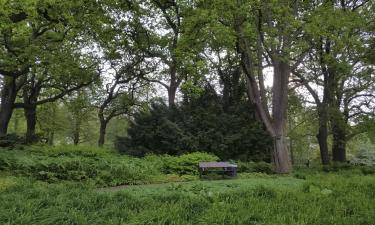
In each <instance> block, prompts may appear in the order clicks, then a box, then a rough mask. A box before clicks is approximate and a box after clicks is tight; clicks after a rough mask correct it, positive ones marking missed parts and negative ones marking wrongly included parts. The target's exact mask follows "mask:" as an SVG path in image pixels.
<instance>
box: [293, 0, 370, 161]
mask: <svg viewBox="0 0 375 225" xmlns="http://www.w3.org/2000/svg"><path fill="white" fill-rule="evenodd" d="M368 4H369V2H366V1H363V2H362V1H358V2H357V1H356V2H351V3H349V2H345V1H341V2H337V3H335V2H334V1H322V2H321V4H320V5H318V6H317V8H314V10H315V12H314V13H313V14H312V15H311V16H310V18H309V20H310V21H311V22H310V23H309V25H308V26H307V27H306V28H305V32H306V34H307V37H308V38H309V42H310V45H311V51H310V53H309V58H308V60H306V61H305V62H304V63H303V64H302V66H303V68H301V67H300V68H299V69H298V71H293V73H294V75H296V76H297V77H298V81H299V82H300V83H302V84H303V85H304V86H305V88H306V89H307V90H308V91H309V93H310V94H311V96H312V98H313V99H314V101H315V104H316V107H317V112H318V117H319V132H318V135H317V138H318V141H319V145H320V151H321V158H322V162H323V164H328V163H329V159H328V144H327V137H328V124H330V127H331V131H332V134H333V146H332V156H333V161H339V162H345V161H346V153H345V152H346V147H345V146H346V143H347V141H348V140H349V138H350V137H351V136H352V135H349V133H350V125H349V123H350V121H351V122H352V123H353V122H354V121H355V117H357V116H361V115H363V114H369V113H370V111H371V105H372V104H373V101H374V95H373V94H371V92H372V91H371V90H372V89H373V88H374V79H373V78H372V77H373V74H372V73H373V69H372V65H371V64H369V63H368V62H366V60H365V61H364V60H363V59H365V58H366V57H365V55H366V50H365V49H364V43H368V38H369V37H371V36H373V34H371V33H370V32H369V31H368V28H367V27H366V26H363V24H366V23H367V22H366V20H367V18H368V15H369V14H371V12H369V11H368V9H369V6H368ZM337 17H340V18H341V20H340V23H338V22H337V20H336V18H337ZM320 86H321V88H320V89H317V88H315V89H314V87H320ZM320 90H321V92H322V93H323V97H322V98H320V97H319V91H320ZM357 122H358V121H357Z"/></svg>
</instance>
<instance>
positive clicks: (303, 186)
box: [0, 172, 375, 225]
mask: <svg viewBox="0 0 375 225" xmlns="http://www.w3.org/2000/svg"><path fill="white" fill-rule="evenodd" d="M246 177H248V178H243V179H233V180H220V181H192V182H183V183H172V184H154V185H141V186H127V187H125V188H122V189H117V190H114V189H98V188H97V187H95V185H93V184H90V183H82V182H66V181H62V182H55V183H47V182H41V181H36V180H33V179H30V178H26V177H15V176H10V175H9V174H4V173H3V174H1V178H0V224H4V225H8V224H9V225H10V224H14V225H22V224H45V225H48V224H77V225H78V224H79V225H86V224H90V225H96V224H103V225H104V224H110V225H111V224H130V225H131V224H150V225H151V224H163V225H167V224H176V225H187V224H194V225H195V224H202V225H203V224H207V225H211V224H223V225H224V224H233V225H235V224H249V225H251V224H272V225H273V224H280V225H294V224H298V225H303V224H314V225H316V224H322V225H323V224H324V225H329V224H332V225H333V224H337V225H339V224H340V225H346V224H348V225H349V224H352V225H371V224H375V213H374V212H375V176H374V175H367V176H365V175H360V174H358V173H356V172H353V173H349V172H346V173H345V174H344V175H343V174H339V173H320V172H316V173H312V174H307V175H306V177H305V178H304V179H297V178H294V177H292V176H267V175H259V174H253V175H252V177H251V175H247V176H246Z"/></svg>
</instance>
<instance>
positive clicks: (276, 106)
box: [236, 22, 292, 173]
mask: <svg viewBox="0 0 375 225" xmlns="http://www.w3.org/2000/svg"><path fill="white" fill-rule="evenodd" d="M241 26H242V25H241V23H240V22H239V23H238V24H236V32H237V35H238V43H237V49H238V51H239V53H240V55H241V64H242V66H243V69H244V72H245V74H246V84H247V85H246V87H247V91H248V96H249V98H250V100H251V102H252V103H253V104H254V105H255V107H256V109H257V113H258V115H259V116H260V118H261V120H262V122H263V124H264V125H265V127H266V129H267V131H268V132H269V134H270V136H271V137H272V138H273V139H274V148H273V151H272V160H273V163H274V170H275V172H276V173H289V172H290V171H291V169H292V165H291V160H290V154H289V148H288V137H287V107H288V82H289V75H290V72H291V69H290V66H289V63H288V62H285V61H283V60H281V59H278V57H279V56H276V57H275V59H274V62H273V66H274V81H273V82H274V84H273V96H272V118H271V116H270V115H269V111H268V108H264V104H263V101H262V99H261V94H260V90H259V86H258V84H257V81H256V79H255V76H254V72H253V70H254V66H253V62H252V61H253V60H252V56H251V50H250V45H249V43H248V42H249V40H248V39H246V37H245V36H244V33H243V30H242V27H241Z"/></svg>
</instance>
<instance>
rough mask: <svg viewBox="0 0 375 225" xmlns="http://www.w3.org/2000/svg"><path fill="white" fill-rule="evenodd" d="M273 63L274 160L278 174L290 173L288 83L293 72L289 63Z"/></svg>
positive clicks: (281, 61)
mask: <svg viewBox="0 0 375 225" xmlns="http://www.w3.org/2000/svg"><path fill="white" fill-rule="evenodd" d="M273 63H274V77H273V95H272V118H273V127H274V133H275V136H274V151H273V157H272V158H273V160H274V163H275V171H276V172H277V173H288V172H290V170H291V167H292V166H291V160H290V153H289V148H288V134H287V121H288V119H287V109H288V83H289V76H290V72H291V71H290V66H289V63H288V62H285V61H283V60H279V59H275V60H274V62H273Z"/></svg>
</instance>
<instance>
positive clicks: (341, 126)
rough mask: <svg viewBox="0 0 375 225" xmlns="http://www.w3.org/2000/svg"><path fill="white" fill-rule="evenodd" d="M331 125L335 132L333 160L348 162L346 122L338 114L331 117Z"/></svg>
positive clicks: (333, 132)
mask: <svg viewBox="0 0 375 225" xmlns="http://www.w3.org/2000/svg"><path fill="white" fill-rule="evenodd" d="M336 110H339V109H336ZM340 113H341V112H340ZM331 126H332V134H333V135H332V136H333V143H332V160H333V161H334V162H346V142H347V139H346V123H345V121H344V120H343V119H342V117H341V116H340V115H338V114H336V115H333V116H332V118H331Z"/></svg>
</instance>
